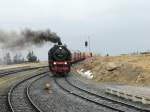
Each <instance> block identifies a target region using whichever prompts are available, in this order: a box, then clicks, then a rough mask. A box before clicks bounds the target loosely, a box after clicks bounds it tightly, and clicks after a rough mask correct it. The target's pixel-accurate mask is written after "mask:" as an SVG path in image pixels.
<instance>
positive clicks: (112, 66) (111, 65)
mask: <svg viewBox="0 0 150 112" xmlns="http://www.w3.org/2000/svg"><path fill="white" fill-rule="evenodd" d="M119 67H120V65H119V64H117V63H113V62H109V63H107V65H106V70H107V71H113V70H116V69H117V68H119Z"/></svg>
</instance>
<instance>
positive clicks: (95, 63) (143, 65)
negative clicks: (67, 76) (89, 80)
mask: <svg viewBox="0 0 150 112" xmlns="http://www.w3.org/2000/svg"><path fill="white" fill-rule="evenodd" d="M109 63H115V64H117V66H119V67H118V68H117V69H115V70H113V71H108V70H107V69H106V68H107V65H108V64H109ZM77 68H84V69H87V70H92V72H93V75H94V80H95V81H98V82H117V83H123V84H132V85H134V84H136V85H150V55H123V56H95V57H93V58H92V59H89V60H86V61H85V62H84V63H82V64H80V65H79V66H78V67H77Z"/></svg>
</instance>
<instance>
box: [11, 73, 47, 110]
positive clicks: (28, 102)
mask: <svg viewBox="0 0 150 112" xmlns="http://www.w3.org/2000/svg"><path fill="white" fill-rule="evenodd" d="M45 75H47V71H46V72H42V73H39V74H36V75H33V76H31V77H28V78H26V79H24V80H21V81H20V82H19V83H17V84H15V85H14V86H12V87H11V89H10V91H9V92H8V104H9V108H10V110H11V111H12V112H17V111H18V112H20V111H25V112H42V111H41V110H40V109H39V108H38V107H37V106H36V105H35V104H34V102H33V101H32V99H31V97H30V95H29V87H30V85H31V84H32V82H33V81H35V80H38V79H40V78H42V77H44V76H45Z"/></svg>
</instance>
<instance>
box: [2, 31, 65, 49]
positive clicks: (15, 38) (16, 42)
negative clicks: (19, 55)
mask: <svg viewBox="0 0 150 112" xmlns="http://www.w3.org/2000/svg"><path fill="white" fill-rule="evenodd" d="M45 42H52V43H58V44H60V45H62V43H61V39H60V37H59V36H57V34H56V33H54V32H51V31H50V30H45V31H43V30H38V31H33V30H30V29H25V30H23V31H21V32H20V33H19V34H18V33H16V32H4V31H0V45H2V47H3V48H8V49H13V48H19V49H24V48H26V47H29V46H32V45H36V46H41V45H43V44H44V43H45Z"/></svg>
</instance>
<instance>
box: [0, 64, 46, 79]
mask: <svg viewBox="0 0 150 112" xmlns="http://www.w3.org/2000/svg"><path fill="white" fill-rule="evenodd" d="M46 67H48V66H41V67H33V68H21V69H17V70H15V69H14V70H8V71H4V72H0V78H1V77H4V76H6V75H11V74H15V73H19V72H25V71H29V70H35V69H39V68H46Z"/></svg>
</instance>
